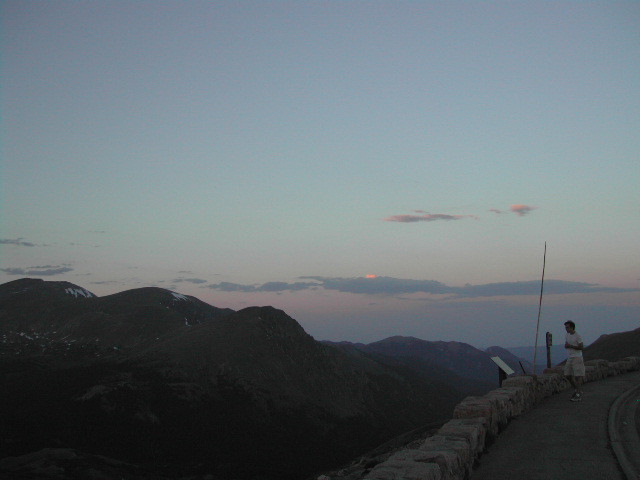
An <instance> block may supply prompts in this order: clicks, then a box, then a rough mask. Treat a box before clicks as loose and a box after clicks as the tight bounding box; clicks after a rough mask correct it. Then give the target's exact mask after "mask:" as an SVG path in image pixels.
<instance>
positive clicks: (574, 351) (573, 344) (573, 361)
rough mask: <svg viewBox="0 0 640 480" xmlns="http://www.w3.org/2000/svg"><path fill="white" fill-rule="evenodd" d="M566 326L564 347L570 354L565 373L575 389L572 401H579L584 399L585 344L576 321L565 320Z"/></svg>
mask: <svg viewBox="0 0 640 480" xmlns="http://www.w3.org/2000/svg"><path fill="white" fill-rule="evenodd" d="M564 328H565V330H566V331H567V337H566V339H565V342H564V348H566V349H567V354H568V358H567V363H565V364H564V374H565V376H566V377H567V378H568V379H569V382H570V383H571V386H572V387H573V388H574V390H575V391H574V393H573V396H572V397H571V401H572V402H579V401H580V400H582V390H581V387H582V382H583V380H584V360H583V358H582V350H584V344H583V343H582V337H581V336H580V335H579V334H578V333H577V332H576V324H575V322H573V321H571V320H568V321H566V322H564Z"/></svg>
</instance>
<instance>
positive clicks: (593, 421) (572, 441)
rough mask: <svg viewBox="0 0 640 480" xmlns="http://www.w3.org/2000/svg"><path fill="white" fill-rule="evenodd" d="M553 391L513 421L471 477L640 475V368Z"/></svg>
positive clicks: (620, 478)
mask: <svg viewBox="0 0 640 480" xmlns="http://www.w3.org/2000/svg"><path fill="white" fill-rule="evenodd" d="M583 391H584V395H583V396H582V397H583V399H582V401H580V402H571V401H569V399H570V398H571V395H572V393H573V392H572V390H566V391H565V392H561V393H559V394H556V395H553V396H551V397H549V398H547V399H545V400H544V401H543V402H541V403H540V404H539V405H537V406H536V407H535V408H533V409H532V410H530V411H529V412H527V413H525V414H523V415H521V416H520V417H518V418H516V419H514V420H512V421H511V423H510V424H509V425H508V426H507V427H506V428H505V429H504V431H503V432H501V433H500V434H499V435H498V438H497V439H496V441H495V442H494V443H493V444H492V445H491V446H490V447H489V448H488V450H487V451H486V452H485V453H484V454H483V455H482V456H481V457H480V459H479V462H478V465H476V467H475V468H474V470H473V472H472V473H471V476H470V480H513V479H518V480H640V475H639V474H640V440H639V438H640V437H639V433H638V432H639V430H640V406H639V405H640V372H632V373H626V374H623V375H619V376H616V377H610V378H607V379H605V380H600V381H598V382H592V383H587V384H585V385H584V386H583Z"/></svg>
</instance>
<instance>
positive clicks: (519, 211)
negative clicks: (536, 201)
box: [511, 204, 538, 217]
mask: <svg viewBox="0 0 640 480" xmlns="http://www.w3.org/2000/svg"><path fill="white" fill-rule="evenodd" d="M536 208H538V207H532V206H531V205H522V204H516V205H511V211H512V212H513V213H515V214H516V215H518V216H519V217H524V216H525V215H527V214H528V213H529V212H531V211H532V210H535V209H536Z"/></svg>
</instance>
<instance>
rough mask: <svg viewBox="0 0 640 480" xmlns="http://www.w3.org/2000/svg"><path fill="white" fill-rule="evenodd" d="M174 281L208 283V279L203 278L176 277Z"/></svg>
mask: <svg viewBox="0 0 640 480" xmlns="http://www.w3.org/2000/svg"><path fill="white" fill-rule="evenodd" d="M172 281H173V282H175V283H180V282H187V283H195V284H200V283H207V280H203V279H201V278H175V279H173V280H172Z"/></svg>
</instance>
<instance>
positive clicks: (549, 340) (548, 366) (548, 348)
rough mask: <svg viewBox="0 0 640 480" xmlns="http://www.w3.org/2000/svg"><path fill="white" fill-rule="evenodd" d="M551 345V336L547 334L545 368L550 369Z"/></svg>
mask: <svg viewBox="0 0 640 480" xmlns="http://www.w3.org/2000/svg"><path fill="white" fill-rule="evenodd" d="M551 345H553V335H551V333H549V332H547V368H551Z"/></svg>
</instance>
